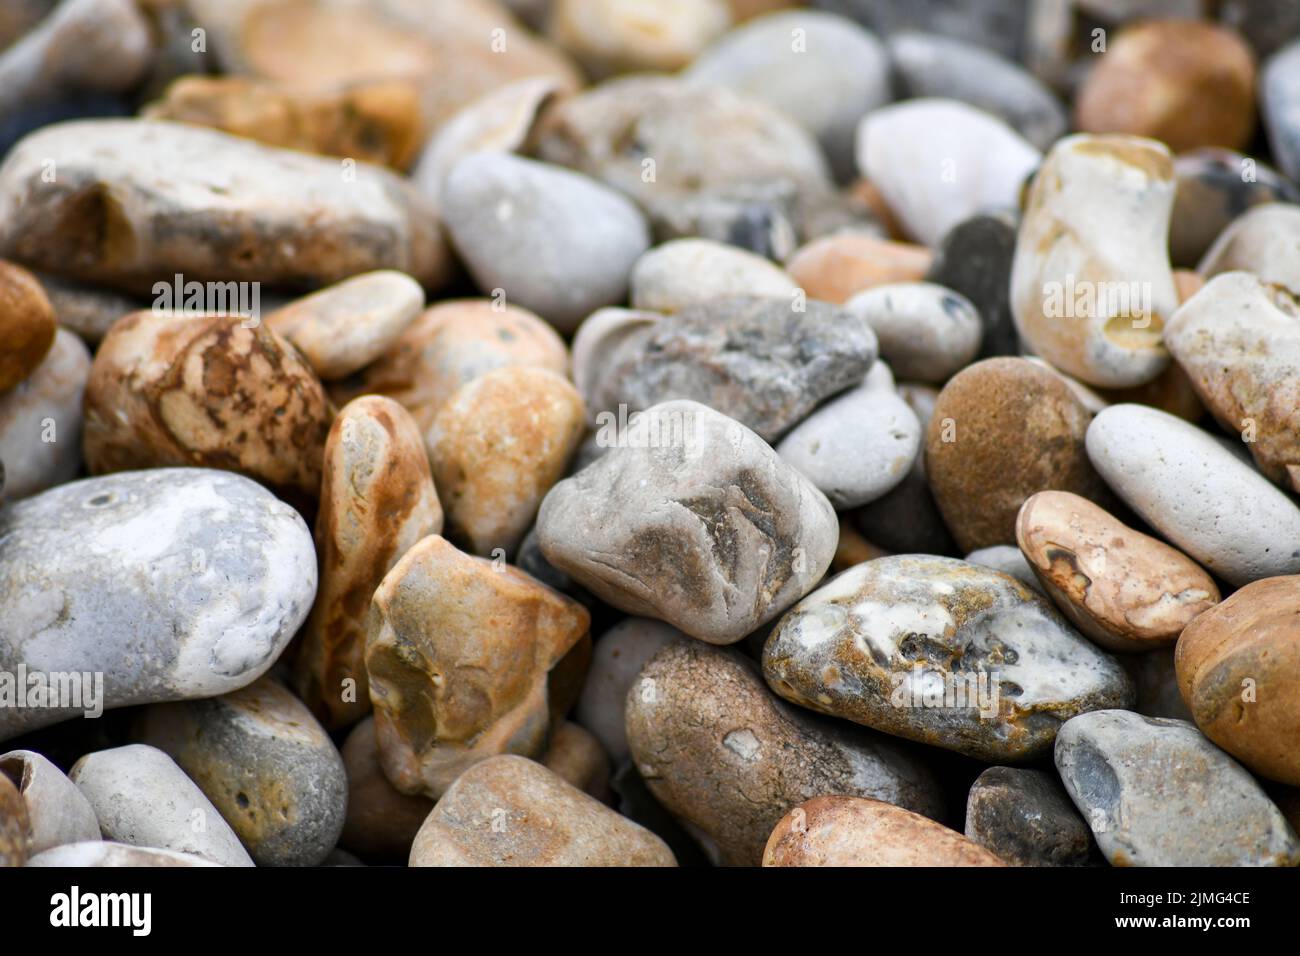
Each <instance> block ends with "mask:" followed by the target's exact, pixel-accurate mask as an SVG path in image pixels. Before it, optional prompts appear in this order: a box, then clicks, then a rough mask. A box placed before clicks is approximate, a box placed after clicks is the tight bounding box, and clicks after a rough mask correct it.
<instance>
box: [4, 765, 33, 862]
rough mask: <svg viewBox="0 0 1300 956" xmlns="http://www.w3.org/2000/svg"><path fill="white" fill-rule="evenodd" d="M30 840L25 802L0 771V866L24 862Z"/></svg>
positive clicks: (29, 827) (15, 787)
mask: <svg viewBox="0 0 1300 956" xmlns="http://www.w3.org/2000/svg"><path fill="white" fill-rule="evenodd" d="M31 840H32V834H31V823H30V821H29V819H28V816H27V803H26V802H25V801H24V800H23V795H22V794H21V793H20V792H19V790H18V787H17V786H15V785H14V782H13V781H12V780H10V779H9V777H8V776H6V775H5V774H3V773H0V868H3V867H7V866H22V865H23V864H24V863H26V862H27V856H28V854H29V853H30V851H31Z"/></svg>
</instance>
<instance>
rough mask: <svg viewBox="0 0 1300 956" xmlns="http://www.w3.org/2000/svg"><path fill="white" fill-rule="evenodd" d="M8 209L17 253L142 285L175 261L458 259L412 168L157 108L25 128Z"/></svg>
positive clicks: (360, 268) (281, 267)
mask: <svg viewBox="0 0 1300 956" xmlns="http://www.w3.org/2000/svg"><path fill="white" fill-rule="evenodd" d="M50 163H53V164H54V168H55V169H57V170H58V175H57V176H56V177H54V178H53V179H52V180H50V177H49V176H48V170H49V168H50V165H49V164H50ZM349 177H350V178H349ZM47 180H50V181H47ZM0 223H3V224H4V232H3V235H0V248H2V249H3V252H4V254H5V255H6V256H8V257H10V258H13V259H16V260H18V261H20V262H22V263H24V264H25V265H28V266H32V267H35V268H38V269H42V270H44V271H46V272H52V273H54V274H56V275H69V276H72V277H73V278H76V279H80V280H82V281H86V282H102V283H105V284H107V285H112V286H115V287H119V288H122V289H126V290H128V291H135V292H140V293H143V292H145V291H147V290H149V289H151V288H153V286H154V284H155V283H156V282H160V281H161V282H166V283H169V284H170V283H171V282H172V281H173V278H174V276H175V275H176V274H178V273H179V274H182V275H184V277H185V280H186V281H187V282H188V281H198V282H205V281H221V282H228V281H241V282H265V283H267V284H270V285H285V286H306V287H318V286H321V285H325V284H328V283H330V282H336V281H338V280H340V279H344V278H347V277H348V276H350V275H355V274H357V273H359V272H369V271H372V270H375V269H399V270H401V271H402V272H406V273H408V274H410V275H411V276H413V277H414V278H415V279H416V280H417V281H419V282H420V283H421V284H422V285H425V286H429V287H431V288H432V287H436V286H438V285H440V284H441V283H442V281H443V279H444V278H445V276H446V274H447V271H448V269H449V268H450V265H449V263H450V259H449V255H448V252H447V248H446V243H445V241H444V240H443V238H442V235H441V232H440V229H439V225H438V220H437V217H436V216H435V215H434V212H433V210H432V208H431V207H430V206H429V205H428V204H427V202H426V201H425V200H424V199H423V198H422V197H421V196H420V195H419V193H417V192H416V191H415V189H414V188H413V187H412V186H410V184H409V183H407V182H406V181H405V180H404V179H402V178H401V177H398V176H396V175H395V174H393V173H390V172H388V171H387V170H383V169H380V168H379V167H375V166H367V165H365V164H363V163H361V164H354V165H353V166H352V167H348V168H347V169H345V168H344V167H343V166H342V165H341V163H340V161H338V160H333V159H327V158H325V157H320V156H311V155H309V154H307V153H300V152H296V151H294V150H287V149H276V148H275V147H272V146H263V145H261V144H260V143H254V142H252V141H251V140H246V139H241V138H239V137H237V136H231V135H229V134H227V133H221V132H217V131H216V130H210V129H203V128H201V127H198V126H187V125H184V124H181V123H166V122H162V121H158V120H134V119H129V120H117V119H111V120H83V121H78V122H70V123H60V124H58V125H57V126H50V127H47V128H45V129H41V130H38V131H37V132H35V133H32V134H31V135H29V136H27V137H26V138H25V139H24V140H23V141H22V142H20V143H19V144H18V145H16V146H15V147H14V148H13V149H12V150H11V151H10V152H9V154H8V155H7V157H6V158H5V161H4V165H3V166H0Z"/></svg>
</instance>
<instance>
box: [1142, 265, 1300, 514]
mask: <svg viewBox="0 0 1300 956" xmlns="http://www.w3.org/2000/svg"><path fill="white" fill-rule="evenodd" d="M1165 341H1166V344H1167V345H1168V347H1169V351H1170V352H1171V353H1172V354H1173V356H1174V358H1176V359H1177V360H1178V363H1179V364H1180V365H1181V366H1182V367H1183V368H1184V369H1186V370H1187V373H1188V374H1189V375H1190V376H1191V379H1192V384H1193V386H1194V387H1195V388H1196V391H1197V393H1198V394H1199V395H1200V397H1201V398H1202V399H1203V400H1204V402H1205V404H1206V405H1207V406H1208V407H1209V409H1210V411H1212V412H1213V413H1214V416H1215V418H1217V419H1218V420H1219V423H1220V424H1221V425H1223V427H1224V429H1225V430H1227V431H1228V432H1230V433H1231V432H1236V433H1238V434H1239V435H1241V436H1242V437H1243V441H1244V444H1245V446H1246V448H1247V449H1248V450H1249V451H1250V453H1251V456H1252V457H1253V458H1254V459H1255V464H1256V465H1257V466H1258V468H1259V470H1260V471H1262V472H1263V473H1264V474H1265V475H1266V476H1267V477H1268V478H1269V479H1270V480H1272V481H1274V482H1276V483H1277V484H1279V485H1281V486H1282V487H1283V488H1285V489H1287V490H1288V491H1300V416H1297V415H1296V409H1297V408H1298V407H1300V304H1298V303H1297V300H1296V297H1295V294H1294V293H1290V292H1288V291H1287V290H1286V289H1284V288H1280V287H1278V286H1276V285H1270V284H1268V283H1267V282H1265V281H1263V280H1261V279H1259V278H1257V277H1256V276H1253V275H1251V274H1249V273H1245V272H1225V273H1220V274H1219V275H1216V276H1215V277H1214V278H1213V279H1211V280H1210V281H1209V283H1208V284H1207V285H1206V286H1205V288H1204V289H1202V290H1201V291H1200V292H1198V293H1197V294H1196V295H1194V296H1193V297H1192V298H1191V299H1189V300H1188V301H1187V303H1186V304H1185V305H1184V306H1183V307H1182V308H1180V309H1179V310H1178V311H1177V312H1176V313H1175V314H1174V317H1173V319H1172V320H1171V321H1170V323H1169V327H1168V329H1167V330H1166V332H1165Z"/></svg>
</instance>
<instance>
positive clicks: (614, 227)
mask: <svg viewBox="0 0 1300 956" xmlns="http://www.w3.org/2000/svg"><path fill="white" fill-rule="evenodd" d="M444 203H445V208H444V210H443V215H444V219H445V222H446V225H447V230H448V232H449V233H450V235H451V238H452V242H453V243H454V244H455V246H456V249H457V250H458V251H459V253H460V255H461V258H462V259H464V260H465V264H466V266H467V267H468V268H469V271H470V272H471V273H472V274H473V276H474V280H475V282H476V283H477V284H478V286H479V289H480V290H482V291H483V292H484V293H486V294H488V295H493V296H498V295H502V296H504V298H505V299H506V300H507V301H510V302H515V303H518V304H519V305H522V306H523V307H524V308H526V309H531V310H533V311H534V312H536V313H537V314H538V315H541V316H542V317H543V318H545V319H546V320H547V321H549V322H550V323H551V324H552V325H554V326H555V327H556V328H557V329H559V330H560V331H561V332H572V331H573V330H574V329H575V328H576V327H577V325H578V323H579V322H580V321H582V319H583V318H585V317H586V316H588V315H590V314H591V313H592V312H593V311H595V310H596V309H598V308H600V307H601V306H605V305H616V304H618V303H619V302H622V301H623V300H624V298H626V296H627V288H628V279H629V277H630V275H631V272H632V267H633V265H634V264H635V263H636V260H637V259H638V258H639V257H640V256H641V254H642V253H643V252H645V251H646V249H648V248H649V246H650V236H649V233H648V231H647V229H646V223H645V219H644V218H643V217H642V215H641V213H640V211H639V210H638V209H637V208H636V206H634V205H633V204H632V203H631V201H629V200H628V199H626V198H624V197H623V196H622V195H620V194H619V193H617V192H615V191H614V190H612V189H610V188H608V187H607V186H604V185H602V184H601V183H599V182H597V181H596V180H593V179H590V178H588V177H587V176H583V175H580V174H578V173H575V172H572V171H570V170H567V169H562V168H560V167H558V166H552V165H549V164H546V163H539V162H535V161H533V160H530V159H521V158H519V157H517V156H511V155H508V154H504V153H473V154H471V155H469V156H466V157H465V158H464V159H462V160H460V161H459V162H457V163H456V165H455V166H453V167H452V168H451V171H450V173H448V175H447V183H446V196H445V198H444ZM495 290H502V291H501V292H497V291H495Z"/></svg>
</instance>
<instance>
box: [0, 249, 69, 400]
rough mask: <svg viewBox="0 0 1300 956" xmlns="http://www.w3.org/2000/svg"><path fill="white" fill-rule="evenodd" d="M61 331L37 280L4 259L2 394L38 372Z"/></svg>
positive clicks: (0, 287)
mask: <svg viewBox="0 0 1300 956" xmlns="http://www.w3.org/2000/svg"><path fill="white" fill-rule="evenodd" d="M57 329H58V325H57V324H56V322H55V320H54V309H53V308H52V307H51V306H50V300H49V299H47V298H46V297H45V290H44V289H42V288H41V284H40V283H39V282H38V281H36V277H35V276H34V275H32V274H31V273H30V272H28V271H27V270H26V269H24V268H23V267H22V266H17V265H14V264H13V263H12V262H4V261H3V260H0V392H7V391H9V389H11V388H13V387H14V386H15V385H17V384H18V383H19V382H21V381H22V380H23V379H25V378H27V376H29V375H31V374H32V372H34V371H36V367H37V366H38V365H40V364H41V360H42V359H44V358H45V353H46V352H48V351H49V350H50V346H51V345H53V344H54V333H55V332H56V331H57Z"/></svg>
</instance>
